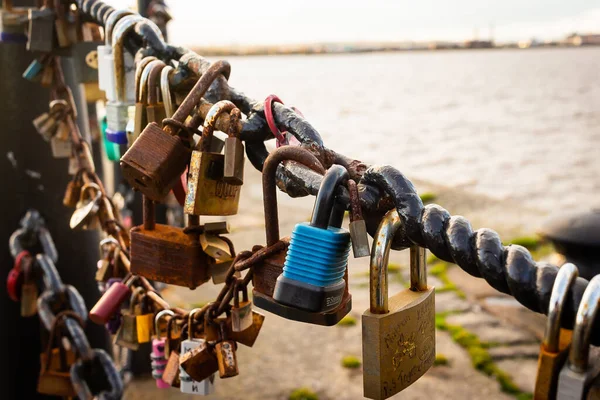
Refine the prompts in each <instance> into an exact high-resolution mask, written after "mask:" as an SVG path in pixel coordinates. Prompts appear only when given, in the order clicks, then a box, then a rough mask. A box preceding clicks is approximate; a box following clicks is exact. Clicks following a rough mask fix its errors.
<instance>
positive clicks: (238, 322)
mask: <svg viewBox="0 0 600 400" xmlns="http://www.w3.org/2000/svg"><path fill="white" fill-rule="evenodd" d="M240 292H242V296H243V297H242V301H240V298H239V293H240ZM251 326H252V302H251V301H250V300H249V299H248V289H247V288H246V286H243V284H242V283H241V281H239V280H238V281H237V283H236V286H235V289H234V293H233V307H232V308H231V330H232V331H233V332H243V331H245V330H246V329H248V328H250V327H251Z"/></svg>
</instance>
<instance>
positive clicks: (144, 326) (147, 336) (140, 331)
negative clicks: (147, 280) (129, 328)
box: [135, 296, 154, 343]
mask: <svg viewBox="0 0 600 400" xmlns="http://www.w3.org/2000/svg"><path fill="white" fill-rule="evenodd" d="M149 303H150V301H149V298H148V297H147V296H144V298H143V300H142V302H141V305H142V313H141V314H138V315H136V317H135V326H136V329H137V339H138V343H148V342H150V340H151V339H152V335H153V334H154V313H152V310H151V307H150V304H149Z"/></svg>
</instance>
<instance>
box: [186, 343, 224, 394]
mask: <svg viewBox="0 0 600 400" xmlns="http://www.w3.org/2000/svg"><path fill="white" fill-rule="evenodd" d="M205 348H206V344H205V342H204V340H201V339H193V340H189V339H188V340H184V341H183V342H181V355H180V357H179V366H180V370H179V379H180V381H181V386H180V389H181V392H182V393H188V394H199V395H208V394H211V393H213V392H214V376H213V374H214V373H215V372H216V371H218V369H219V367H218V365H217V361H216V359H212V360H211V359H210V357H207V352H206V351H202V350H204V349H205ZM199 355H200V356H201V357H198V356H199ZM187 371H189V372H191V373H192V374H194V376H196V377H198V378H200V379H199V380H194V379H193V378H192V376H191V375H189V373H188V372H187ZM209 371H212V372H209Z"/></svg>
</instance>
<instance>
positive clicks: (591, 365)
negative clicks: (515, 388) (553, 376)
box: [557, 275, 600, 400]
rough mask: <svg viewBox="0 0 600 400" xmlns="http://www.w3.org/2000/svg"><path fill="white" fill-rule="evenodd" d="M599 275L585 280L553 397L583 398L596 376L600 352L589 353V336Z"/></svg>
mask: <svg viewBox="0 0 600 400" xmlns="http://www.w3.org/2000/svg"><path fill="white" fill-rule="evenodd" d="M599 301H600V275H596V276H595V277H593V278H592V280H590V281H589V283H588V285H587V287H586V289H585V292H583V296H582V297H581V303H579V309H578V310H577V316H576V317H575V327H574V328H573V340H572V342H571V348H570V349H569V358H568V360H567V362H566V364H565V365H564V366H563V368H562V369H561V371H560V374H559V376H558V389H557V398H558V399H560V400H571V399H573V400H575V399H577V400H579V399H583V398H585V396H586V395H587V392H588V390H589V388H590V385H591V384H592V382H593V380H594V379H596V378H597V377H598V375H599V374H600V357H599V354H598V353H600V351H599V349H598V348H595V349H594V351H590V333H591V329H592V326H593V322H594V321H595V319H596V316H597V315H598V309H599V308H600V304H598V303H599Z"/></svg>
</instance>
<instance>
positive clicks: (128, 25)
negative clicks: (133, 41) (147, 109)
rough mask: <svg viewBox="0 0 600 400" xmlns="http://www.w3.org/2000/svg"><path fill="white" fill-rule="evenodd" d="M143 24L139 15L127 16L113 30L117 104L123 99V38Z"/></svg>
mask: <svg viewBox="0 0 600 400" xmlns="http://www.w3.org/2000/svg"><path fill="white" fill-rule="evenodd" d="M143 22H144V17H142V16H141V15H139V14H134V15H127V16H125V17H123V18H121V19H120V20H119V22H117V23H116V25H115V27H114V29H113V34H112V53H113V66H114V74H115V91H116V101H117V102H122V101H123V100H124V99H125V73H126V71H125V54H124V52H125V37H126V36H127V34H128V33H129V32H130V31H131V30H132V29H133V27H134V26H135V25H136V24H138V23H143Z"/></svg>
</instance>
